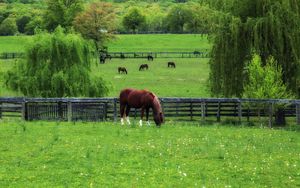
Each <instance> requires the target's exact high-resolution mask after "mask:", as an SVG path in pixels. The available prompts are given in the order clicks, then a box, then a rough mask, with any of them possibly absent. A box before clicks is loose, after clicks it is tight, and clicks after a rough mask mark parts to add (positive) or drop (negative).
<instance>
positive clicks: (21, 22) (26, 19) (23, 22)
mask: <svg viewBox="0 0 300 188" xmlns="http://www.w3.org/2000/svg"><path fill="white" fill-rule="evenodd" d="M30 19H31V18H30V16H26V15H25V16H22V17H20V18H19V19H17V26H18V31H19V32H20V33H25V27H26V25H27V24H28V23H29V22H30Z"/></svg>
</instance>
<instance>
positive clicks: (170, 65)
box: [168, 62, 176, 68]
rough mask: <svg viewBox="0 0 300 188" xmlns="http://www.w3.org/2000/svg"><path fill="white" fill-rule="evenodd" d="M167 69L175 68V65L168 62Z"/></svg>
mask: <svg viewBox="0 0 300 188" xmlns="http://www.w3.org/2000/svg"><path fill="white" fill-rule="evenodd" d="M168 67H173V68H175V67H176V66H175V63H174V62H168Z"/></svg>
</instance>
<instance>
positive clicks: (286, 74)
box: [210, 0, 300, 97]
mask: <svg viewBox="0 0 300 188" xmlns="http://www.w3.org/2000/svg"><path fill="white" fill-rule="evenodd" d="M230 1H231V0H230ZM234 5H235V6H232V8H231V9H230V10H231V11H230V13H227V14H224V15H223V16H222V17H220V18H219V19H220V20H219V23H220V24H219V26H218V28H217V30H216V33H215V35H214V37H213V40H214V44H213V48H212V51H211V54H212V58H211V60H210V68H211V73H210V83H211V91H212V93H213V95H215V96H225V97H230V96H237V97H241V96H242V93H243V84H244V83H245V78H246V77H247V75H246V71H245V67H246V66H247V65H248V63H249V62H250V59H251V54H252V53H253V52H255V53H257V54H259V56H260V57H261V58H262V62H263V64H264V65H265V64H266V60H267V59H268V57H270V56H273V57H274V59H275V60H276V61H277V62H278V64H279V65H280V66H281V67H282V70H283V76H282V77H283V78H282V79H283V82H284V83H285V84H286V85H287V87H288V89H289V90H291V91H293V92H294V93H295V94H297V95H298V96H299V95H300V93H299V92H300V91H299V72H300V71H299V69H300V67H299V66H300V64H299V55H300V29H299V28H300V27H299V26H300V16H299V15H300V1H299V0H243V1H236V2H235V3H234Z"/></svg>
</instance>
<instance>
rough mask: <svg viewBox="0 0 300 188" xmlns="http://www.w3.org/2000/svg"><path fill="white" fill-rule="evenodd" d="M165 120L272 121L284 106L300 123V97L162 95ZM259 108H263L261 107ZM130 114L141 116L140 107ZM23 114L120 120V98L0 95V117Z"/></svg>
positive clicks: (42, 117) (55, 118)
mask: <svg viewBox="0 0 300 188" xmlns="http://www.w3.org/2000/svg"><path fill="white" fill-rule="evenodd" d="M160 101H161V105H162V109H163V112H164V116H165V118H166V120H168V119H172V120H194V121H205V120H207V119H210V120H213V119H215V121H221V118H223V117H232V118H234V119H235V120H236V121H242V119H245V118H246V119H247V121H249V118H251V117H258V116H260V117H268V118H269V124H270V126H271V125H272V122H273V120H274V116H275V111H276V107H278V106H281V108H282V109H283V112H284V116H285V117H292V118H294V120H295V123H297V124H300V100H285V99H274V100H257V99H225V98H221V99H220V98H160ZM259 109H260V110H259ZM130 113H131V114H130V116H131V117H132V116H133V117H135V118H138V119H139V116H140V110H135V109H132V110H131V112H130ZM3 117H21V118H22V119H24V120H28V121H31V120H50V121H58V120H59V121H118V120H119V118H120V115H119V101H118V99H117V98H0V118H3Z"/></svg>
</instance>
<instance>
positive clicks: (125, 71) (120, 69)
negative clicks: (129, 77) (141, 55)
mask: <svg viewBox="0 0 300 188" xmlns="http://www.w3.org/2000/svg"><path fill="white" fill-rule="evenodd" d="M118 72H119V74H121V73H125V74H127V70H126V68H125V67H118Z"/></svg>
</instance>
